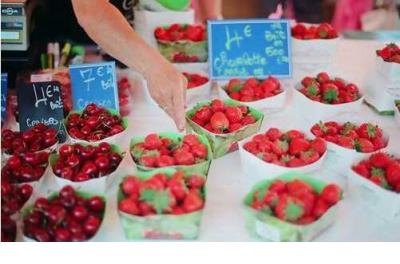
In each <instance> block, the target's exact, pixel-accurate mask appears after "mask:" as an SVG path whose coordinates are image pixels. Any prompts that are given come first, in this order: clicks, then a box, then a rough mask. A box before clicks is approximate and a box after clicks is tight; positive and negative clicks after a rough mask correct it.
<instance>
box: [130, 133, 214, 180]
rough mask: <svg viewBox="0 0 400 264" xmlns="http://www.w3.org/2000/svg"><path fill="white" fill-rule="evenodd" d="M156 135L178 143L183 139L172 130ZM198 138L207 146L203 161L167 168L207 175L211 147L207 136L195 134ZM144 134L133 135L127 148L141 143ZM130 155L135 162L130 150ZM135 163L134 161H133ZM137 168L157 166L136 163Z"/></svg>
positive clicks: (145, 169) (149, 169)
mask: <svg viewBox="0 0 400 264" xmlns="http://www.w3.org/2000/svg"><path fill="white" fill-rule="evenodd" d="M157 135H159V136H160V137H162V138H169V139H171V140H172V141H173V142H175V143H179V142H181V141H182V140H183V137H184V136H183V135H181V134H177V133H172V132H165V133H158V134H157ZM196 136H197V137H198V138H199V141H200V142H201V143H203V144H204V145H206V147H207V152H208V154H207V159H206V160H205V161H204V162H201V163H197V164H194V165H188V166H183V165H181V166H170V167H168V168H173V169H177V170H181V171H184V172H185V173H193V172H197V173H200V174H203V175H206V176H207V175H208V170H209V169H210V165H211V160H212V157H213V155H212V149H211V146H210V143H209V142H208V140H207V138H206V137H205V136H201V135H196ZM144 138H145V137H144V136H141V137H133V138H132V139H131V142H130V144H129V150H131V148H132V147H133V146H134V145H136V144H137V143H141V142H143V141H144ZM131 157H132V159H133V161H134V162H135V160H134V158H133V155H132V152H131ZM135 163H136V162H135ZM136 166H137V169H138V170H139V171H153V170H156V169H159V168H150V167H146V166H143V165H140V164H136Z"/></svg>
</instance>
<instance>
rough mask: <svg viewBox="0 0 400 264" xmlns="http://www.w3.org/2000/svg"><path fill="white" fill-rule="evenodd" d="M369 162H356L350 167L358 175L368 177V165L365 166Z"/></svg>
mask: <svg viewBox="0 0 400 264" xmlns="http://www.w3.org/2000/svg"><path fill="white" fill-rule="evenodd" d="M368 164H369V163H368V162H366V161H362V162H360V163H358V164H357V165H354V166H353V167H352V169H353V171H355V172H356V173H358V174H359V175H361V176H363V177H365V178H369V177H370V172H369V167H368V166H367V165H368Z"/></svg>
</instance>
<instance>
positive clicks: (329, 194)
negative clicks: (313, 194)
mask: <svg viewBox="0 0 400 264" xmlns="http://www.w3.org/2000/svg"><path fill="white" fill-rule="evenodd" d="M341 196H342V190H341V189H340V187H339V186H337V185H336V184H328V185H326V186H325V187H324V189H322V192H321V194H320V198H321V199H323V200H324V201H325V202H327V203H328V205H330V206H331V205H334V204H336V203H337V202H338V201H339V200H340V198H341Z"/></svg>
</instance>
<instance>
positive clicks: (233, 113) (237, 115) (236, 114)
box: [225, 106, 243, 123]
mask: <svg viewBox="0 0 400 264" xmlns="http://www.w3.org/2000/svg"><path fill="white" fill-rule="evenodd" d="M225 115H226V117H227V118H228V120H229V122H230V123H237V122H240V121H241V119H242V117H243V114H242V111H241V110H240V109H239V108H237V107H235V106H227V107H226V109H225Z"/></svg>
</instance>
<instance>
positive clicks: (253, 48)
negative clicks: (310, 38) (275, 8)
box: [208, 19, 292, 80]
mask: <svg viewBox="0 0 400 264" xmlns="http://www.w3.org/2000/svg"><path fill="white" fill-rule="evenodd" d="M208 40H209V45H208V47H209V52H208V54H209V62H210V76H211V78H212V79H216V80H224V79H231V78H241V79H244V78H248V77H253V76H254V77H258V78H266V77H267V76H269V75H273V76H275V77H281V78H285V77H287V78H289V77H291V75H292V72H291V70H292V63H291V47H290V40H291V38H290V25H289V21H287V20H268V19H256V20H221V21H209V22H208Z"/></svg>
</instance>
